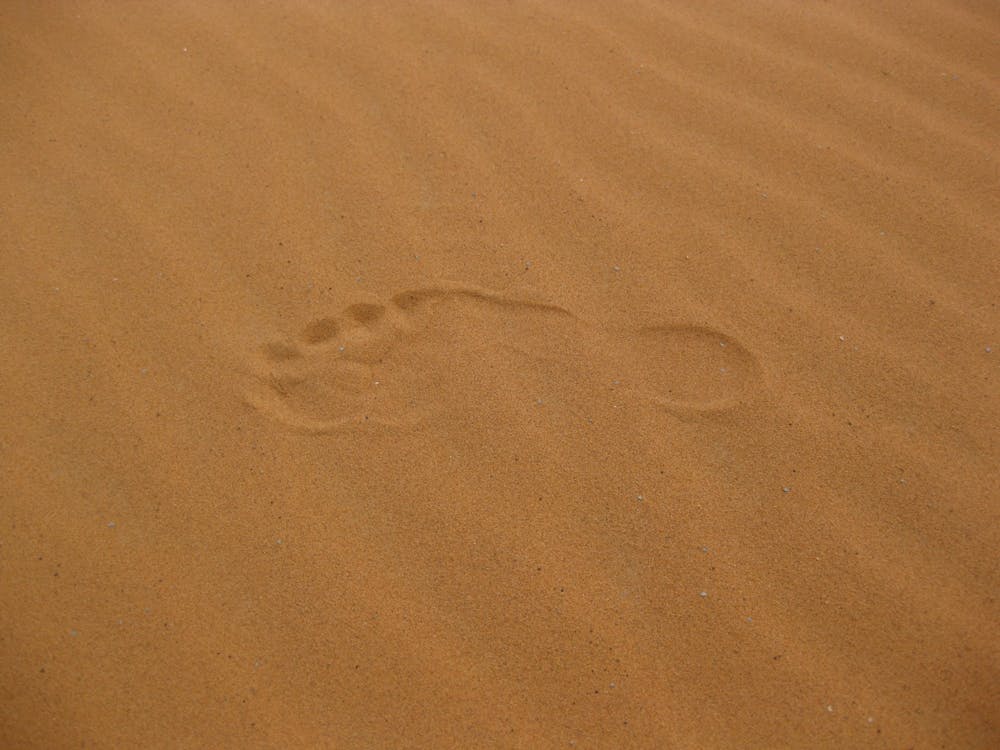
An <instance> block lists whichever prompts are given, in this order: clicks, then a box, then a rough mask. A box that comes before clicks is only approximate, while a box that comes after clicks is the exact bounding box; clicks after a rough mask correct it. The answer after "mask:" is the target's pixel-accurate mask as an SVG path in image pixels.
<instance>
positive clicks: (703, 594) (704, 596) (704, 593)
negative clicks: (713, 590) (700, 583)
mask: <svg viewBox="0 0 1000 750" xmlns="http://www.w3.org/2000/svg"><path fill="white" fill-rule="evenodd" d="M698 596H700V597H701V598H702V599H705V598H706V597H707V596H708V592H707V591H702V592H701V593H700V594H698Z"/></svg>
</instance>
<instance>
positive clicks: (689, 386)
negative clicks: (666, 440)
mask: <svg viewBox="0 0 1000 750" xmlns="http://www.w3.org/2000/svg"><path fill="white" fill-rule="evenodd" d="M622 338H623V339H624V340H625V341H626V342H627V346H628V348H629V349H630V353H631V355H632V357H633V358H634V361H635V362H636V363H637V370H636V372H637V377H636V386H637V390H638V391H640V392H641V393H643V394H644V395H645V396H647V397H648V398H649V399H650V400H651V401H653V402H654V403H656V404H659V405H660V406H662V407H664V408H666V409H668V410H670V411H672V412H674V413H676V414H678V415H680V416H685V417H693V416H697V415H699V414H704V415H708V414H713V413H721V412H726V411H731V410H733V409H735V408H737V407H738V406H739V405H740V404H743V403H748V402H749V401H751V400H752V399H753V397H754V396H755V394H756V392H757V390H758V389H759V387H760V378H761V372H760V366H759V363H758V362H757V359H756V358H755V357H754V356H753V355H752V354H750V352H748V351H747V350H746V348H744V347H743V346H742V345H740V343H739V342H737V341H736V340H734V339H733V338H732V337H730V336H727V335H726V334H724V333H722V332H720V331H716V330H715V329H712V328H708V327H705V326H694V325H672V326H671V325H658V326H645V327H643V328H640V329H639V330H638V331H636V332H634V333H633V334H632V335H631V336H627V335H626V336H623V337H622Z"/></svg>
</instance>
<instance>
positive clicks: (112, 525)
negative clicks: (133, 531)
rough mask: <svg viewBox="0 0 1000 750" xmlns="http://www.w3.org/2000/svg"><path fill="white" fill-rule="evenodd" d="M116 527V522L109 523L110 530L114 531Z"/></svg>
mask: <svg viewBox="0 0 1000 750" xmlns="http://www.w3.org/2000/svg"><path fill="white" fill-rule="evenodd" d="M115 525H116V524H115V522H114V521H108V528H109V529H113V528H114V527H115Z"/></svg>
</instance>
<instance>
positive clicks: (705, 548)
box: [701, 547, 708, 555]
mask: <svg viewBox="0 0 1000 750" xmlns="http://www.w3.org/2000/svg"><path fill="white" fill-rule="evenodd" d="M701 551H702V552H704V553H705V554H706V555H707V554H708V547H702V548H701Z"/></svg>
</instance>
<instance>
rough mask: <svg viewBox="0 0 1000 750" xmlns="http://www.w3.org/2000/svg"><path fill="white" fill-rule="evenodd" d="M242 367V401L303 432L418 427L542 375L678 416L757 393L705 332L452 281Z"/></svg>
mask: <svg viewBox="0 0 1000 750" xmlns="http://www.w3.org/2000/svg"><path fill="white" fill-rule="evenodd" d="M525 361H529V362H532V363H534V364H535V365H536V366H535V367H525V366H524V363H525ZM250 370H251V375H252V377H251V378H250V382H249V384H248V388H247V391H246V400H247V402H248V403H249V404H251V405H252V406H253V407H255V408H256V409H258V410H259V411H261V412H262V413H264V414H266V415H268V416H270V417H272V418H274V419H276V420H278V421H279V422H282V423H284V424H286V425H288V426H290V427H293V428H296V429H298V430H302V431H305V432H310V433H326V432H332V431H335V430H337V429H341V428H346V427H351V426H354V425H364V424H379V425H387V426H394V427H406V426H415V425H417V424H418V423H419V422H420V421H421V419H422V418H423V417H424V416H426V414H427V413H428V412H429V410H431V409H433V408H434V407H435V405H438V406H441V405H442V404H443V403H444V402H446V401H451V400H453V397H454V396H455V395H456V391H457V390H460V389H463V388H464V389H465V390H468V388H469V386H470V384H473V386H474V387H476V388H478V389H480V390H481V391H482V394H475V395H474V396H473V398H476V399H478V398H479V396H480V395H482V397H483V398H488V396H489V394H490V393H496V392H498V391H504V390H510V389H511V387H518V381H519V380H520V381H521V383H520V385H522V386H525V390H528V389H527V387H526V384H527V383H528V382H529V381H530V380H531V378H532V377H535V376H537V373H539V372H542V373H545V372H549V373H551V374H552V375H553V380H554V381H556V382H559V380H560V378H562V379H563V380H562V382H566V383H569V382H572V384H573V387H574V388H580V387H582V388H583V391H584V392H587V391H589V392H590V393H594V392H598V389H599V386H600V384H601V383H607V382H611V381H612V379H614V382H616V383H620V384H621V390H622V391H623V392H624V393H625V394H626V395H627V396H629V397H631V398H635V399H638V400H642V401H646V402H648V403H651V404H654V405H656V406H658V407H661V408H663V409H665V410H667V411H669V412H672V413H673V414H675V415H677V416H680V417H682V418H684V419H697V418H708V417H710V416H711V415H717V414H721V413H726V412H730V411H733V410H735V409H737V408H739V407H740V406H741V405H743V404H747V403H749V402H750V401H752V400H753V399H754V397H755V396H756V395H757V394H758V393H759V392H760V390H761V368H760V366H759V363H758V361H757V359H756V358H755V357H754V356H753V355H752V354H750V352H748V351H747V349H746V348H745V347H743V346H742V345H740V343H739V342H738V341H736V340H734V339H733V338H732V337H730V336H727V335H726V334H724V333H721V332H719V331H716V330H714V329H712V328H708V327H704V326H694V325H649V326H643V327H641V328H638V329H630V330H621V329H612V328H606V327H602V326H599V325H593V324H589V323H587V322H586V321H583V320H582V319H580V318H579V317H578V316H576V315H574V314H573V313H571V312H570V311H569V310H566V309H565V308H562V307H560V306H558V305H554V304H549V303H547V302H543V301H536V300H532V299H529V298H522V297H516V296H509V295H504V294H499V293H496V292H491V291H487V290H483V289H477V288H475V287H469V286H456V285H448V284H441V285H437V286H432V287H424V288H419V289H412V290H409V291H404V292H400V293H399V294H396V295H395V296H394V297H393V298H392V299H390V300H388V301H387V302H385V303H384V304H383V303H380V302H372V301H368V302H356V303H354V304H351V305H349V306H348V307H346V308H344V309H343V310H342V311H341V312H340V313H339V314H338V315H336V316H332V317H324V318H319V319H317V320H313V321H312V322H310V323H308V324H307V325H306V326H305V327H304V328H303V329H302V330H301V332H300V333H299V335H298V337H297V338H296V339H295V340H292V341H275V342H271V343H268V344H265V345H264V346H263V347H262V348H261V350H260V352H259V354H258V355H257V356H255V357H254V358H253V359H252V361H251V367H250ZM533 373H534V375H533ZM567 377H569V378H571V380H570V381H567V380H565V378H567Z"/></svg>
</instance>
